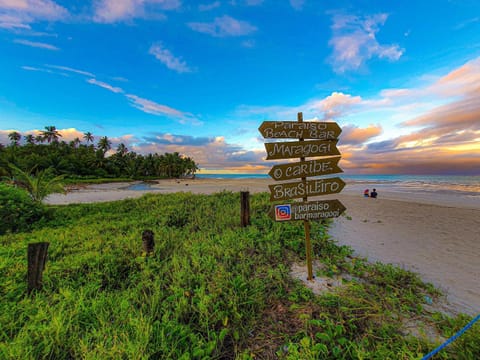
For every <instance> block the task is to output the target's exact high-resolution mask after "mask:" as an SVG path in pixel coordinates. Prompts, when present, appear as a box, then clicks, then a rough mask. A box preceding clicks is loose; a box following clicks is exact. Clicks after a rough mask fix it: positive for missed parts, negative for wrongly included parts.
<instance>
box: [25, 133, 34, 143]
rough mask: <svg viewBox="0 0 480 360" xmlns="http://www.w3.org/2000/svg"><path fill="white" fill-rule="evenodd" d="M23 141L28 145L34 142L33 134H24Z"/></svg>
mask: <svg viewBox="0 0 480 360" xmlns="http://www.w3.org/2000/svg"><path fill="white" fill-rule="evenodd" d="M25 142H26V143H27V144H29V145H33V144H35V136H33V135H32V134H28V135H27V136H25Z"/></svg>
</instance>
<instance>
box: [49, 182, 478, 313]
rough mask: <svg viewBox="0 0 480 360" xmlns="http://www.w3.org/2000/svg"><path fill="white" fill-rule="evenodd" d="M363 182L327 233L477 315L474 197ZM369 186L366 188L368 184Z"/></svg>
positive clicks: (77, 197) (91, 195) (99, 197)
mask: <svg viewBox="0 0 480 360" xmlns="http://www.w3.org/2000/svg"><path fill="white" fill-rule="evenodd" d="M272 183H274V181H273V180H270V179H228V180H226V179H195V180H160V181H159V183H158V184H157V185H154V186H152V188H151V189H149V190H145V191H137V190H126V189H125V187H127V186H129V185H130V184H128V183H116V184H102V185H91V186H87V187H85V188H81V189H78V190H73V191H71V192H69V193H68V194H66V195H62V194H53V195H50V196H49V197H48V198H47V199H46V203H48V204H57V205H60V204H69V203H85V202H99V201H114V200H120V199H125V198H134V197H140V196H142V195H143V194H145V193H146V192H155V193H172V192H178V191H185V192H192V193H203V194H211V193H215V192H218V191H222V190H227V191H242V190H244V191H250V192H251V193H256V192H264V191H268V185H269V184H272ZM363 187H364V185H362V184H347V186H346V187H345V189H344V190H343V191H342V193H341V194H338V195H331V196H325V197H324V198H325V200H327V199H340V200H341V201H342V203H343V204H344V205H345V206H346V208H347V211H346V215H347V216H342V217H340V218H338V219H335V221H334V223H333V226H332V228H331V229H330V235H331V236H332V237H333V238H334V239H335V240H336V241H337V242H338V243H339V244H345V245H349V246H351V247H352V248H353V249H354V250H355V252H356V253H357V254H359V255H361V256H365V257H367V258H368V259H369V260H370V261H381V262H383V263H392V264H396V265H399V266H401V267H402V268H405V269H408V270H412V271H414V272H417V273H419V274H420V276H421V277H422V278H423V279H424V280H425V281H428V282H431V283H433V284H434V285H435V286H437V287H438V288H440V289H441V290H443V291H444V292H445V294H446V295H447V301H448V302H449V303H450V304H451V305H452V306H453V307H454V309H456V310H457V311H459V312H465V313H468V314H470V315H476V314H478V313H480V258H479V256H480V231H479V229H480V197H479V196H473V195H469V194H461V193H455V192H427V191H425V192H422V191H415V192H406V191H397V190H395V189H389V188H387V187H382V186H377V190H378V192H379V196H378V198H377V199H371V198H364V197H363V196H362V193H363ZM370 187H371V186H370Z"/></svg>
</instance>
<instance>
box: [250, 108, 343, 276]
mask: <svg viewBox="0 0 480 360" xmlns="http://www.w3.org/2000/svg"><path fill="white" fill-rule="evenodd" d="M258 130H259V131H260V133H261V134H262V136H263V137H264V138H267V139H298V140H297V141H288V142H271V143H266V144H265V149H266V151H267V157H266V160H279V159H295V158H297V159H299V160H300V161H298V162H291V163H288V164H281V165H275V166H273V167H272V169H271V170H270V172H269V173H268V174H269V175H270V176H271V177H272V178H273V179H274V180H277V181H282V180H291V179H300V181H295V182H287V183H281V184H274V185H269V188H270V201H280V200H291V199H297V198H302V200H303V202H294V203H292V204H280V205H273V207H272V209H271V211H270V216H271V217H272V218H273V219H274V220H275V221H291V220H303V225H304V229H305V247H306V256H307V272H308V277H307V279H308V280H310V281H311V280H313V269H312V245H311V242H310V222H309V221H310V220H323V219H328V218H334V217H338V216H340V215H341V214H342V213H343V212H344V211H345V207H344V206H343V204H342V203H341V202H340V201H338V200H323V201H310V202H309V201H308V197H309V196H319V195H329V194H336V193H339V192H340V191H342V189H343V187H344V186H345V183H344V182H343V181H342V180H341V179H340V178H338V177H334V178H323V179H318V178H316V179H312V180H307V177H309V176H321V175H330V174H336V173H340V172H343V171H342V169H340V168H339V167H338V162H339V161H340V156H337V155H340V152H339V151H338V149H337V147H336V145H337V141H338V139H337V138H338V136H339V135H340V133H341V131H342V130H341V129H340V127H339V126H338V124H336V123H333V122H315V121H312V122H303V114H302V113H301V112H300V113H298V115H297V121H264V122H263V123H262V124H261V125H260V127H259V128H258ZM306 139H309V140H308V141H306ZM318 156H321V157H322V158H320V159H319V158H316V159H311V160H305V158H307V157H318Z"/></svg>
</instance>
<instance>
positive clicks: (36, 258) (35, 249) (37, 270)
mask: <svg viewBox="0 0 480 360" xmlns="http://www.w3.org/2000/svg"><path fill="white" fill-rule="evenodd" d="M48 245H50V244H49V243H48V242H40V243H33V244H28V249H27V260H28V275H27V281H28V288H27V292H28V294H30V293H31V292H32V291H33V290H40V289H41V288H42V276H43V270H44V269H45V263H46V261H47V252H48Z"/></svg>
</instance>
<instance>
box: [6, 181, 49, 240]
mask: <svg viewBox="0 0 480 360" xmlns="http://www.w3.org/2000/svg"><path fill="white" fill-rule="evenodd" d="M44 215H45V208H44V206H43V205H42V204H40V203H36V202H35V201H33V200H32V198H31V197H30V195H29V194H28V193H27V192H26V191H25V190H22V189H20V188H17V187H14V186H11V185H8V184H5V183H0V218H1V219H2V221H1V222H0V234H5V233H6V232H17V231H19V230H22V231H23V230H28V229H30V228H31V225H32V224H33V223H34V222H36V221H37V220H39V219H40V218H42V217H43V216H44Z"/></svg>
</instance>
